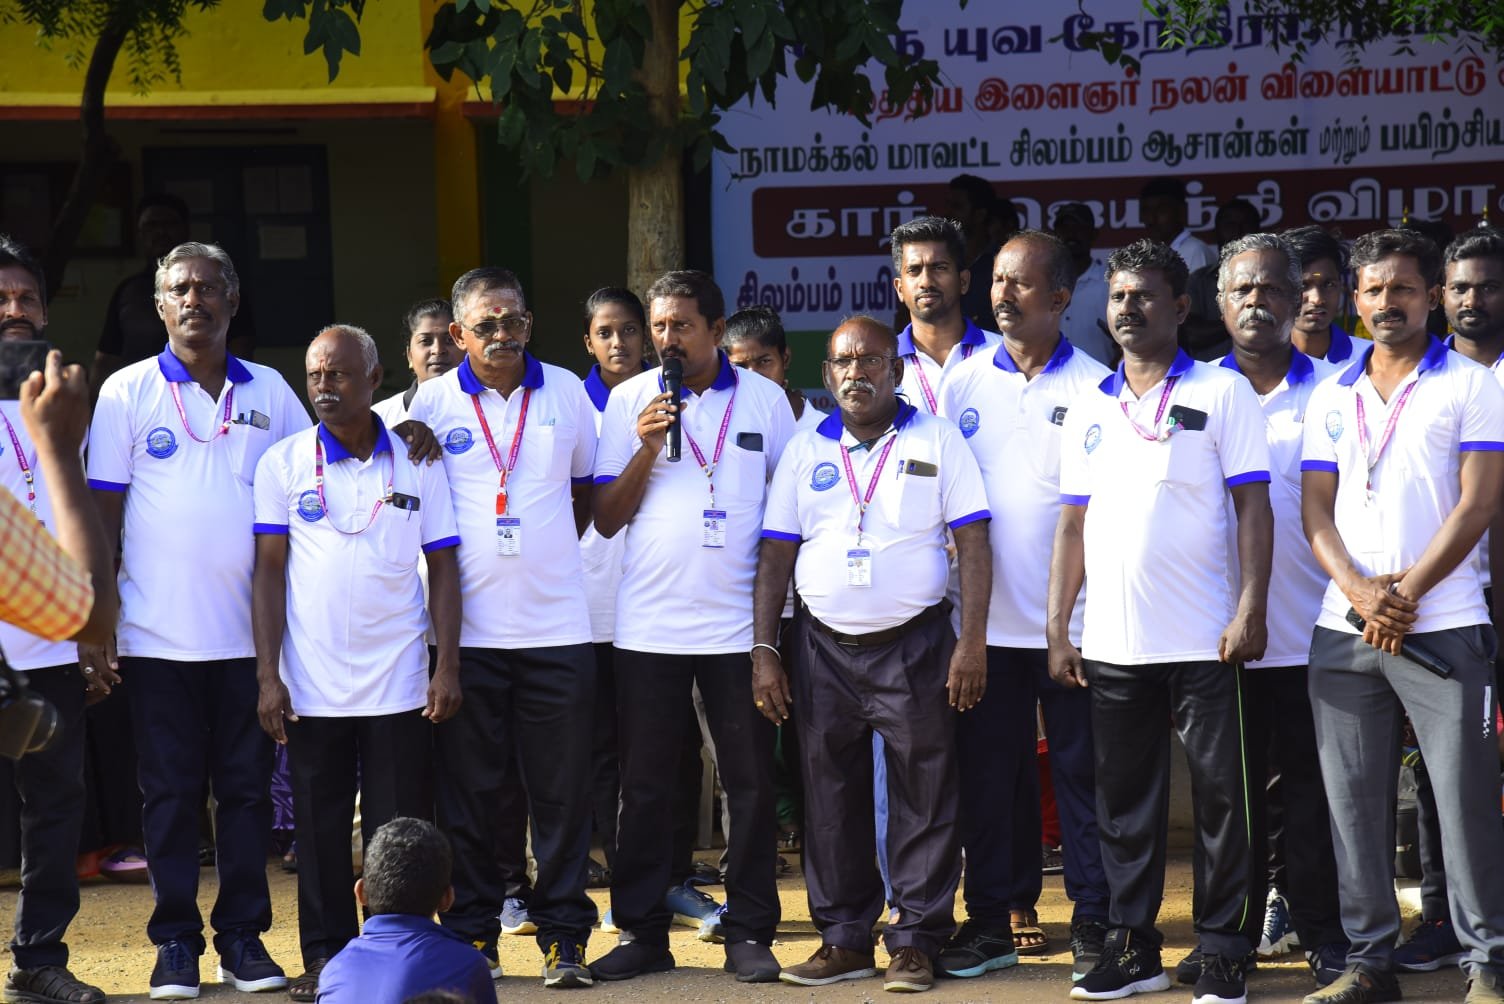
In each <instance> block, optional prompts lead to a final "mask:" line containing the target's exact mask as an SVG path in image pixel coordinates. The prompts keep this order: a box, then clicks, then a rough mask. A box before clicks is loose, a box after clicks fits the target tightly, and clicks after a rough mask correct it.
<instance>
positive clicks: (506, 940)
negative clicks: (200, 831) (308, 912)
mask: <svg viewBox="0 0 1504 1004" xmlns="http://www.w3.org/2000/svg"><path fill="white" fill-rule="evenodd" d="M268 871H269V876H270V881H271V888H272V898H273V905H274V911H275V917H276V922H275V924H274V925H273V927H272V930H271V932H270V933H269V934H268V935H267V937H266V944H267V947H268V948H269V949H270V951H271V953H272V955H273V957H274V958H276V959H277V960H278V961H279V962H280V963H282V965H283V967H284V968H286V969H287V970H288V972H289V974H296V973H297V972H298V971H299V963H300V961H301V960H300V958H299V956H298V948H297V945H298V932H297V920H296V917H297V889H296V881H297V880H296V878H295V877H294V876H291V875H286V874H284V873H283V872H282V871H281V870H280V869H279V868H277V867H276V865H275V863H270V864H269V865H268ZM11 878H12V882H11V883H10V884H8V885H6V886H5V887H4V888H0V914H6V915H10V914H12V913H13V911H14V910H15V899H16V888H15V884H14V881H13V879H14V873H11ZM779 889H780V892H781V894H782V898H783V917H784V920H783V923H782V924H781V925H780V926H779V929H778V943H777V944H776V945H775V946H774V952H775V953H776V954H777V955H778V958H779V959H780V960H781V961H782V962H784V963H785V964H792V963H795V962H801V961H803V960H804V959H805V958H807V957H808V956H809V955H810V953H811V952H813V951H814V950H815V948H816V947H818V944H819V939H818V937H817V935H816V934H815V931H814V927H813V926H812V925H811V924H810V920H809V908H808V906H807V905H806V903H805V898H804V882H803V878H802V876H801V875H800V874H799V871H798V868H797V867H795V868H793V869H791V870H790V871H789V872H788V873H787V874H786V875H785V876H784V877H783V878H782V879H781V880H780V882H779ZM214 891H215V879H214V873H213V871H212V870H207V869H206V870H205V871H204V873H203V885H202V887H201V890H200V899H199V902H200V905H201V908H202V909H203V911H204V914H205V916H207V915H208V912H209V907H210V905H211V904H212V902H213V898H214ZM707 891H708V892H710V893H711V894H712V895H714V896H715V897H716V898H717V899H720V898H722V895H723V890H722V889H721V888H719V887H708V888H707ZM591 896H592V898H593V899H594V900H595V901H596V903H597V905H599V906H600V908H601V909H602V910H604V909H605V908H606V906H607V894H606V891H605V890H592V891H591ZM150 911H151V892H150V890H149V889H147V888H146V887H145V886H123V885H115V884H112V883H110V882H106V881H96V882H92V883H89V884H88V885H86V886H85V888H84V890H83V906H82V909H81V910H80V912H79V916H78V919H77V920H75V921H74V923H73V927H72V928H71V930H70V931H69V938H68V941H69V944H70V946H71V948H72V953H73V962H72V967H73V970H74V972H75V973H76V974H77V975H78V976H80V977H81V978H83V979H86V980H89V981H90V982H92V983H95V984H97V985H99V986H101V987H103V988H104V989H105V991H106V992H107V993H109V994H110V996H111V999H112V1000H115V1001H144V1000H147V996H146V988H147V981H148V979H149V977H150V974H151V966H152V963H153V961H154V959H155V956H154V954H153V953H152V951H151V947H150V945H149V944H148V942H147V940H146V934H145V925H146V918H147V916H148V914H149V913H150ZM1190 913H1191V871H1190V855H1189V854H1181V855H1178V856H1176V857H1175V858H1174V859H1172V861H1171V864H1170V869H1169V875H1168V881H1167V888H1166V890H1165V904H1164V908H1163V910H1162V911H1161V914H1160V925H1161V928H1162V930H1163V931H1164V933H1165V939H1166V943H1165V952H1164V960H1165V967H1166V968H1167V969H1169V968H1170V967H1171V966H1172V965H1173V964H1174V963H1175V962H1177V961H1178V960H1179V959H1180V958H1181V957H1182V956H1183V955H1184V954H1185V953H1186V952H1187V951H1189V950H1190V948H1191V947H1192V940H1193V939H1192V932H1191V924H1190ZM1039 915H1040V919H1041V921H1042V923H1043V926H1044V928H1045V930H1046V932H1047V933H1048V934H1049V936H1050V939H1051V948H1052V954H1050V955H1046V956H1040V957H1034V958H1027V959H1025V960H1023V962H1022V964H1021V965H1019V966H1017V967H1015V968H1013V969H1009V970H1005V971H1003V972H1000V973H991V974H989V975H987V976H984V977H981V978H979V979H975V980H945V981H942V982H940V983H939V984H938V985H937V986H936V988H935V990H934V991H932V992H931V994H930V996H929V998H928V999H929V1000H933V1001H997V1002H1024V1001H1065V1000H1066V999H1067V996H1066V995H1067V991H1068V990H1069V988H1070V961H1071V960H1070V951H1069V947H1068V944H1067V942H1068V937H1069V935H1068V932H1067V926H1068V924H1069V920H1070V904H1069V902H1068V901H1067V900H1066V898H1065V895H1064V893H1063V891H1062V889H1061V880H1060V878H1059V876H1046V878H1045V887H1044V897H1043V899H1042V900H1041V902H1040V904H1039ZM1412 919H1413V918H1412ZM672 942H673V943H672V948H673V952H674V956H675V958H676V959H677V960H678V964H679V968H678V969H676V970H674V971H673V972H670V973H664V974H661V975H656V976H647V977H642V978H640V979H636V980H629V981H627V982H625V983H616V984H602V983H598V984H596V986H595V988H594V989H591V990H585V991H581V992H580V994H579V995H578V996H581V997H586V998H588V999H590V1000H595V1001H655V1000H676V1001H681V1002H686V1004H689V1002H702V1001H704V1002H711V1001H821V1002H827V1001H828V1002H831V1004H847V1002H851V1001H871V1000H875V999H878V998H882V997H883V996H884V995H883V990H882V983H881V981H880V980H878V979H872V980H861V981H853V982H850V983H842V984H836V985H835V986H831V987H821V988H814V989H810V988H803V987H792V986H786V985H783V984H777V985H757V986H744V985H742V984H738V983H736V982H735V981H734V980H733V979H732V977H731V976H730V975H729V974H726V973H723V972H722V971H721V964H722V962H723V961H724V954H723V949H722V948H721V946H719V945H707V944H702V943H701V942H699V941H697V940H695V937H694V932H693V931H691V930H689V929H687V928H681V927H676V928H674V933H673V935H672ZM610 943H611V939H610V937H609V936H607V935H602V934H600V933H598V932H597V933H596V935H595V937H594V938H593V939H592V942H591V944H590V946H589V948H588V950H587V954H588V957H589V958H592V959H593V958H595V957H596V956H598V955H601V954H603V953H604V952H605V951H607V949H608V946H609V944H610ZM500 948H501V960H502V965H503V967H504V968H505V970H506V974H507V975H506V976H505V977H504V978H503V979H502V980H501V981H500V982H498V983H497V985H496V989H497V998H498V1000H500V1001H503V1002H509V1001H514V1000H542V999H545V998H548V999H557V997H558V994H557V992H555V991H545V990H544V989H543V985H542V981H541V980H540V979H539V975H540V972H541V959H540V956H539V953H538V949H537V946H536V945H535V943H534V941H533V939H532V938H530V937H503V938H502V943H501V946H500ZM211 951H212V950H211ZM878 958H879V962H878V964H879V966H881V965H884V964H885V962H886V958H885V956H884V955H883V953H882V952H881V950H879V953H878ZM214 962H215V960H214V958H213V956H212V954H211V955H207V956H205V958H204V965H203V972H204V977H205V980H206V982H205V983H204V985H203V993H202V996H201V998H200V999H202V1000H208V1001H215V1002H222V1004H230V1002H245V1004H271V1002H278V1001H285V1000H286V997H285V996H284V995H282V994H241V993H236V992H235V991H234V990H231V989H229V988H226V987H221V986H219V985H218V984H216V983H213V982H210V981H212V979H213V977H214V972H215V970H214ZM0 963H3V964H4V965H5V966H6V967H7V968H9V965H10V959H9V953H8V952H6V953H5V955H4V956H3V957H0ZM1403 983H1404V993H1405V998H1406V999H1407V1000H1410V1001H1457V1000H1461V998H1462V993H1463V980H1462V976H1461V974H1460V973H1458V972H1457V971H1456V970H1448V971H1445V972H1441V973H1430V974H1423V975H1414V976H1405V977H1404V978H1403ZM1313 986H1314V983H1312V981H1311V979H1310V977H1309V974H1308V970H1307V968H1306V965H1305V962H1304V959H1303V957H1302V956H1300V955H1298V954H1295V955H1291V956H1287V957H1286V958H1285V959H1283V960H1280V961H1277V962H1273V963H1265V964H1261V965H1260V967H1259V970H1258V972H1257V973H1255V974H1254V975H1253V976H1252V977H1251V978H1250V981H1249V997H1250V999H1252V1000H1256V1001H1269V1002H1275V1001H1299V1000H1300V999H1301V997H1302V996H1303V995H1304V994H1306V993H1308V992H1310V990H1311V988H1312V987H1313ZM1189 996H1190V988H1189V987H1181V986H1178V985H1177V986H1176V987H1175V988H1173V989H1171V990H1169V991H1166V992H1165V993H1162V994H1152V995H1145V997H1144V999H1147V1000H1171V999H1175V998H1181V999H1188V998H1189Z"/></svg>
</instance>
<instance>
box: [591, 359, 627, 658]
mask: <svg viewBox="0 0 1504 1004" xmlns="http://www.w3.org/2000/svg"><path fill="white" fill-rule="evenodd" d="M585 393H586V395H587V396H588V397H589V398H590V403H591V405H593V406H594V407H595V434H596V436H597V437H599V436H600V432H601V419H602V418H604V417H605V414H606V402H607V401H609V400H610V399H611V388H610V387H607V386H606V382H605V381H604V380H602V379H601V368H600V364H599V363H597V364H596V365H594V366H592V367H590V372H589V373H587V374H586V375H585ZM626 549H627V531H626V530H625V529H623V530H622V531H621V532H619V533H618V534H617V535H616V536H615V537H602V536H601V535H600V533H599V532H598V531H597V530H596V529H595V523H594V522H591V524H590V525H589V526H588V527H586V528H585V535H584V536H583V537H581V538H580V563H581V565H582V567H583V568H584V570H585V598H586V602H587V603H588V604H589V606H590V640H591V641H593V642H595V643H596V644H597V645H600V644H608V643H610V641H611V639H612V637H613V636H614V635H615V634H616V591H617V590H618V589H620V588H621V561H622V555H623V554H625V553H626Z"/></svg>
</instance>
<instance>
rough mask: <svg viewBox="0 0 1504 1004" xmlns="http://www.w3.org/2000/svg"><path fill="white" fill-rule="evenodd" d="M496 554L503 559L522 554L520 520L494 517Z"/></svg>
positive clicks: (508, 517)
mask: <svg viewBox="0 0 1504 1004" xmlns="http://www.w3.org/2000/svg"><path fill="white" fill-rule="evenodd" d="M496 553H497V555H498V556H500V557H503V558H515V557H517V556H519V555H520V554H522V520H521V519H519V518H518V517H516V516H497V517H496Z"/></svg>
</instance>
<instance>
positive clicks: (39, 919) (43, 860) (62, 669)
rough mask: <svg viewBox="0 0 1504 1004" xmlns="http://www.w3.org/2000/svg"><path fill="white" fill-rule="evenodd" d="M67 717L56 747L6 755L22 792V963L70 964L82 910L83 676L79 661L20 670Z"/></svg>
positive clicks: (15, 940) (18, 959) (15, 943)
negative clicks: (72, 931) (71, 934)
mask: <svg viewBox="0 0 1504 1004" xmlns="http://www.w3.org/2000/svg"><path fill="white" fill-rule="evenodd" d="M20 675H21V676H22V677H24V678H25V679H26V683H27V685H28V687H29V688H30V690H31V692H32V693H34V694H37V695H39V696H41V697H44V698H46V699H47V700H48V701H51V702H52V705H53V706H54V707H55V708H57V711H58V714H59V715H60V716H61V718H62V723H61V726H60V729H61V731H60V732H59V733H58V736H57V738H56V739H54V740H53V745H52V747H51V748H49V749H47V750H44V751H43V752H41V753H28V754H27V755H26V756H24V757H22V758H21V759H20V760H18V761H17V762H16V763H14V764H11V763H6V764H5V772H6V773H8V774H10V775H11V778H12V779H13V780H14V783H15V789H16V794H17V795H18V796H19V797H20V822H21V894H20V896H19V897H18V898H17V900H16V930H15V935H14V936H13V937H12V938H11V943H10V950H11V954H12V956H13V957H14V958H15V964H16V968H17V969H38V968H40V967H42V966H66V965H67V964H68V945H67V944H66V943H65V942H64V941H63V936H64V935H65V934H66V933H67V931H68V925H69V924H70V923H71V922H72V921H73V918H74V916H75V915H77V913H78V874H77V872H76V871H75V870H74V857H75V855H76V854H77V852H78V833H79V828H80V827H81V826H82V824H83V818H84V681H83V677H81V676H80V675H79V673H78V666H77V665H74V664H70V665H66V666H52V667H48V668H45V669H32V670H26V671H24V672H22V673H21V674H20Z"/></svg>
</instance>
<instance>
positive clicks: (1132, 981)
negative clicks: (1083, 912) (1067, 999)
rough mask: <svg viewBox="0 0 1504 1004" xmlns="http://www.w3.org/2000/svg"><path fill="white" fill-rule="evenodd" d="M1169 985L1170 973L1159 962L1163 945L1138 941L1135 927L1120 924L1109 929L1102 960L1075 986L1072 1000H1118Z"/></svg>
mask: <svg viewBox="0 0 1504 1004" xmlns="http://www.w3.org/2000/svg"><path fill="white" fill-rule="evenodd" d="M1168 989H1170V977H1169V976H1168V975H1167V974H1166V973H1165V970H1164V966H1162V965H1160V963H1159V949H1157V948H1150V947H1149V946H1147V945H1138V944H1135V943H1134V941H1133V934H1132V932H1131V931H1127V930H1125V929H1123V928H1118V929H1116V930H1114V931H1111V932H1109V933H1108V935H1107V939H1106V943H1105V944H1104V945H1103V947H1102V958H1101V961H1099V962H1098V963H1097V964H1096V966H1095V967H1094V968H1093V969H1092V971H1091V972H1089V973H1087V974H1086V975H1085V976H1083V977H1081V979H1080V980H1078V981H1077V982H1076V985H1075V986H1073V987H1071V1000H1077V1001H1108V1000H1117V999H1119V998H1121V997H1130V996H1132V995H1133V994H1141V993H1153V992H1154V991H1157V990H1168Z"/></svg>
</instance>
